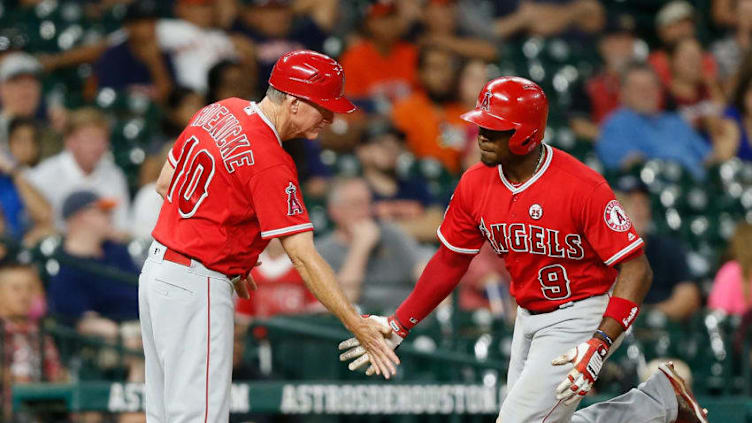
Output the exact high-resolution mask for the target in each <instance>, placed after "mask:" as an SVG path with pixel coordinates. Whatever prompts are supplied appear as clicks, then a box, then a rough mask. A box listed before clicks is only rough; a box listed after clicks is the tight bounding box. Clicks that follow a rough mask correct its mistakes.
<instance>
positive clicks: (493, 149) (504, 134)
mask: <svg viewBox="0 0 752 423" xmlns="http://www.w3.org/2000/svg"><path fill="white" fill-rule="evenodd" d="M513 134H514V131H492V130H490V129H486V128H479V131H478V148H480V161H481V162H482V163H483V164H484V165H486V166H496V165H498V164H499V163H501V161H502V159H505V158H508V157H510V156H511V155H512V153H511V152H510V151H509V139H510V138H511V137H512V135H513Z"/></svg>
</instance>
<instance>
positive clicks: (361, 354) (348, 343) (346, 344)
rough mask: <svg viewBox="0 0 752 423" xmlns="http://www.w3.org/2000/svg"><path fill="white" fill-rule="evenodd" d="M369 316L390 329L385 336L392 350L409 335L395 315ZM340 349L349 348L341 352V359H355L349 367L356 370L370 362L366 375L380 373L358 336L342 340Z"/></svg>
mask: <svg viewBox="0 0 752 423" xmlns="http://www.w3.org/2000/svg"><path fill="white" fill-rule="evenodd" d="M368 318H369V319H371V320H374V321H375V322H377V323H378V324H379V325H381V326H382V327H383V328H384V329H386V330H387V331H388V336H386V337H385V338H384V342H386V345H387V346H388V347H389V348H391V349H392V350H396V349H397V347H398V346H399V345H400V344H401V343H402V340H404V339H405V337H406V336H407V330H405V329H404V328H402V325H400V324H399V322H398V321H397V320H396V319H395V318H394V316H390V317H389V318H387V317H384V316H368ZM392 322H394V327H392ZM339 349H340V351H341V350H347V351H345V352H344V353H342V354H340V356H339V361H347V360H353V359H354V360H353V361H352V362H351V363H350V364H349V365H348V366H347V368H348V369H350V370H352V371H355V370H357V369H359V368H361V367H363V366H365V365H366V364H370V366H368V369H367V370H366V375H368V376H371V375H373V374H374V373H378V372H377V367H376V366H375V365H374V364H373V363H371V359H370V356H369V355H368V354H367V353H366V350H365V348H363V347H362V346H361V345H360V342H359V341H358V339H357V338H350V339H348V340H345V341H342V342H341V343H340V344H339Z"/></svg>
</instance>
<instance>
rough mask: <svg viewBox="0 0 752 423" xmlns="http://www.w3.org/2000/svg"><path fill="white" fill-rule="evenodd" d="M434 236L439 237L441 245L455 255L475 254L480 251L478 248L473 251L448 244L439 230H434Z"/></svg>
mask: <svg viewBox="0 0 752 423" xmlns="http://www.w3.org/2000/svg"><path fill="white" fill-rule="evenodd" d="M436 235H438V236H439V240H441V243H442V244H444V245H445V246H446V247H447V248H449V249H450V250H452V251H454V252H455V253H462V254H477V253H478V252H479V251H480V248H478V249H476V250H474V249H471V248H460V247H455V246H454V245H452V244H450V243H449V242H448V241H447V240H446V238H444V235H442V234H441V228H439V229H436Z"/></svg>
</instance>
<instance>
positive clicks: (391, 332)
mask: <svg viewBox="0 0 752 423" xmlns="http://www.w3.org/2000/svg"><path fill="white" fill-rule="evenodd" d="M368 319H371V320H374V321H375V322H377V323H379V324H380V325H381V326H383V329H384V331H383V332H382V333H383V334H384V342H385V343H386V345H387V346H388V347H389V348H391V349H392V350H395V349H397V347H398V346H399V345H400V344H401V343H402V341H403V340H404V339H405V337H406V336H407V330H406V329H404V328H403V327H402V325H400V323H399V321H397V319H396V318H395V317H394V316H390V317H384V316H368ZM608 348H609V346H608V344H606V342H605V341H603V340H601V339H599V338H595V337H593V338H591V339H590V340H589V341H587V342H583V343H581V344H579V345H577V346H576V347H574V348H572V349H570V350H569V351H567V352H566V353H564V354H562V355H561V356H559V357H557V358H555V359H554V360H552V361H551V364H552V365H554V366H562V365H566V364H572V366H573V367H572V370H571V371H570V372H569V374H567V377H566V378H565V379H564V381H563V382H561V383H560V384H559V386H557V387H556V399H558V400H560V401H563V402H564V404H566V405H569V404H572V403H573V402H575V401H577V400H579V399H581V398H582V397H583V396H585V395H586V394H587V393H588V392H589V391H590V388H592V387H593V383H595V380H596V379H598V373H600V371H601V367H603V362H604V361H605V359H606V356H607V355H608ZM339 349H340V351H342V350H346V351H345V352H343V353H342V354H340V356H339V360H340V361H348V360H352V361H351V362H350V364H348V366H347V368H348V369H350V370H352V371H356V370H358V369H360V368H362V367H363V366H365V365H369V366H368V369H367V370H366V375H368V376H371V375H373V374H383V375H384V377H385V378H387V379H388V378H389V373H388V372H387V371H386V369H382V368H380V367H382V366H381V365H380V364H379V365H377V363H372V362H371V358H370V356H369V354H368V352H367V351H366V349H365V348H364V347H363V346H361V343H360V341H359V340H358V339H357V338H355V337H353V338H350V339H347V340H345V341H342V342H341V343H340V344H339ZM389 364H391V363H389ZM392 374H394V372H393V371H392Z"/></svg>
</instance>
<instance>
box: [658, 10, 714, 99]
mask: <svg viewBox="0 0 752 423" xmlns="http://www.w3.org/2000/svg"><path fill="white" fill-rule="evenodd" d="M655 26H656V31H657V32H658V38H659V39H660V40H661V44H662V48H661V49H658V50H655V51H653V52H652V53H650V56H649V57H648V62H649V63H650V65H651V66H653V68H654V69H655V72H656V73H657V74H658V77H659V79H660V80H661V83H663V85H664V86H666V87H668V86H670V85H671V59H670V58H669V54H668V51H667V50H670V49H672V48H673V46H674V45H675V44H676V43H678V42H679V41H681V40H683V39H684V38H690V37H695V33H696V28H695V9H694V7H692V5H691V4H689V3H688V2H686V1H684V0H674V1H672V2H670V3H668V4H666V5H665V6H663V7H662V8H661V9H660V10H659V11H658V14H657V15H656V17H655ZM701 63H702V73H703V75H704V76H705V77H709V78H715V77H716V74H717V72H718V71H717V65H716V63H715V59H714V58H713V55H712V54H710V53H709V52H703V54H702V62H701Z"/></svg>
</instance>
